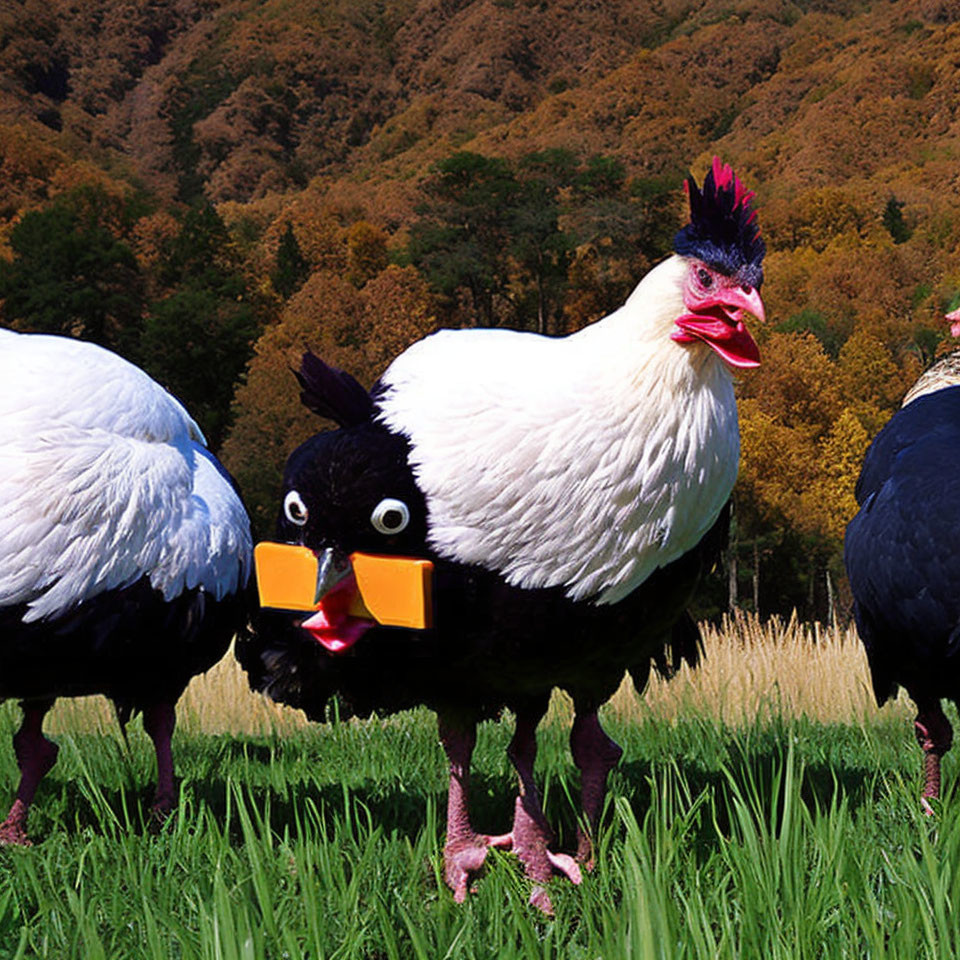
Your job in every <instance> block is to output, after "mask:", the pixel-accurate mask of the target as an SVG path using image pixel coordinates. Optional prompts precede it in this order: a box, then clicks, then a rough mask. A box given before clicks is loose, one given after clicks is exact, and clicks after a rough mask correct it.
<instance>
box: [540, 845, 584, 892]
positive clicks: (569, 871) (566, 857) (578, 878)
mask: <svg viewBox="0 0 960 960" xmlns="http://www.w3.org/2000/svg"><path fill="white" fill-rule="evenodd" d="M547 859H548V860H549V861H550V865H551V866H552V867H553V869H554V870H556V872H557V873H559V874H560V875H561V876H563V877H566V878H567V879H568V880H569V881H570V882H571V883H573V884H576V885H579V884H581V883H583V874H582V873H581V872H580V864H579V863H577V861H576V860H574V858H573V857H571V856H570V854H568V853H551V852H550V851H549V850H548V851H547Z"/></svg>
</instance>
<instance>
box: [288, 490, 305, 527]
mask: <svg viewBox="0 0 960 960" xmlns="http://www.w3.org/2000/svg"><path fill="white" fill-rule="evenodd" d="M283 512H284V515H285V516H286V518H287V519H288V520H289V521H290V522H291V523H295V524H296V525H297V526H298V527H302V526H303V525H304V524H305V523H306V522H307V517H309V516H310V511H309V510H308V509H307V505H306V504H305V503H304V502H303V497H301V496H300V494H299V493H297V491H296V490H291V491H290V492H289V493H288V494H287V495H286V496H285V497H284V498H283Z"/></svg>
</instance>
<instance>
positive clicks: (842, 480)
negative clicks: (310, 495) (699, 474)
mask: <svg viewBox="0 0 960 960" xmlns="http://www.w3.org/2000/svg"><path fill="white" fill-rule="evenodd" d="M714 154H718V155H719V156H721V157H722V158H723V159H724V160H725V161H728V162H730V163H731V164H733V166H734V167H735V168H736V170H737V172H738V173H739V174H740V176H741V177H742V178H743V179H744V181H745V182H746V183H747V184H748V185H749V186H750V187H751V188H752V189H754V190H755V191H756V194H757V205H758V207H759V210H760V223H761V227H762V230H763V236H764V239H765V241H766V244H767V250H768V254H767V258H766V262H765V274H766V281H765V285H764V291H763V292H764V300H765V303H766V307H767V321H766V323H765V324H764V325H762V326H761V325H760V324H759V323H754V325H753V326H752V328H751V329H752V331H753V333H754V334H755V336H756V338H757V341H758V343H759V345H760V349H761V352H762V357H763V363H762V365H761V366H760V367H759V369H757V370H755V371H748V372H746V373H744V375H743V376H742V378H741V382H740V384H739V388H738V389H739V397H740V425H741V436H742V459H741V468H740V478H739V480H738V483H737V487H736V490H735V494H734V521H733V527H732V530H731V541H730V546H729V549H728V551H727V559H726V565H725V569H724V570H722V571H718V572H717V574H716V576H715V579H714V581H713V582H712V584H711V586H710V589H709V590H708V591H707V592H706V593H705V594H704V595H703V596H702V597H701V601H700V602H701V612H702V613H703V614H704V615H710V614H716V613H718V612H719V611H721V610H724V609H726V608H727V607H728V606H730V605H736V606H739V607H741V608H744V609H756V610H758V611H759V612H760V613H761V614H764V615H766V614H770V613H783V614H787V615H789V613H790V611H791V610H793V609H794V608H796V609H797V610H798V611H799V612H800V614H801V615H802V616H805V617H809V618H819V619H827V618H830V617H832V616H834V615H836V616H837V617H838V618H840V619H841V620H842V619H844V618H845V617H847V616H848V615H849V597H848V593H847V589H846V585H845V582H844V578H843V572H842V562H841V552H842V536H843V529H844V526H845V524H846V522H847V520H848V519H849V518H850V517H851V516H852V514H853V512H854V511H855V505H854V500H853V485H854V481H855V479H856V476H857V472H858V469H859V465H860V461H861V459H862V456H863V453H864V451H865V449H866V446H867V444H868V443H869V440H870V439H871V437H872V436H873V435H874V434H875V433H876V432H877V430H878V429H879V428H880V427H881V426H882V425H883V423H884V422H885V421H886V420H887V418H888V417H889V416H890V415H891V414H892V412H893V411H894V410H895V409H896V408H897V407H898V406H899V403H900V400H901V398H902V396H903V394H904V392H905V391H906V389H907V388H908V387H909V385H910V384H911V383H912V382H913V381H914V380H915V379H916V377H917V376H918V375H919V373H920V372H921V371H922V370H923V369H924V367H925V366H927V365H928V364H929V363H930V362H931V361H932V360H933V359H934V358H935V357H936V356H938V355H940V354H942V353H944V352H948V351H949V350H951V349H952V346H953V345H952V340H951V338H950V335H949V329H948V327H947V325H946V324H945V323H944V321H943V314H944V313H945V312H946V311H948V310H951V309H954V308H956V307H957V306H958V305H960V8H958V6H957V4H956V3H955V2H954V0H897V2H888V0H883V2H880V0H793V2H791V0H760V2H746V0H644V2H640V3H637V2H628V0H543V2H540V0H256V2H255V0H146V2H143V0H72V2H70V3H67V2H65V0H42V2H41V0H16V2H14V3H12V4H9V5H7V6H6V7H5V8H4V9H3V11H0V323H2V324H3V325H5V326H10V327H13V328H15V329H18V330H40V331H49V332H57V333H66V334H70V335H74V336H80V337H84V338H87V339H90V340H94V341H96V342H98V343H102V344H104V345H106V346H108V347H110V348H112V349H115V350H117V351H118V352H120V353H121V354H123V355H124V356H126V357H128V358H129V359H131V360H133V361H135V362H136V363H138V364H140V365H142V366H143V367H144V368H145V369H146V370H147V371H148V372H149V373H151V375H153V376H154V377H156V378H157V379H158V380H160V381H161V382H162V383H163V384H165V385H166V386H167V387H168V388H169V389H170V390H171V391H173V392H174V393H175V394H177V395H178V396H179V397H180V398H181V399H182V400H183V401H184V402H185V404H186V405H187V406H188V408H189V409H190V410H191V412H192V413H193V414H194V416H195V417H196V418H197V420H198V422H199V423H200V424H201V426H202V427H203V429H204V431H205V433H206V435H207V438H208V440H209V441H210V444H211V446H212V447H214V449H215V450H217V451H218V452H219V453H220V454H221V455H222V457H223V459H224V460H225V462H226V464H227V466H228V467H229V469H230V470H231V471H232V472H233V474H234V475H235V476H236V477H237V479H238V482H239V484H240V486H241V488H242V491H243V494H244V497H245V499H246V501H247V503H248V506H249V507H250V510H251V513H252V515H253V517H254V522H255V524H256V526H257V527H258V532H259V533H260V534H265V533H269V531H270V529H271V527H272V523H273V515H274V511H275V509H276V489H277V484H278V480H279V471H280V469H281V467H282V464H283V461H284V459H285V457H286V454H287V453H288V452H289V451H290V450H291V449H292V447H293V446H294V445H295V444H296V443H298V442H300V441H301V440H302V439H304V438H305V437H306V436H308V435H309V434H311V433H312V432H314V431H315V430H316V428H317V421H316V418H315V417H314V416H313V415H312V414H310V413H309V412H308V411H306V410H304V409H302V408H301V406H300V404H299V400H298V389H297V385H296V383H295V381H294V379H293V377H292V375H291V372H290V367H291V366H292V365H295V364H296V363H297V361H298V358H299V356H300V354H301V353H302V352H303V350H304V348H306V347H310V348H312V349H313V350H315V351H316V352H318V353H319V354H321V355H322V356H324V357H325V358H326V359H327V360H328V361H329V362H332V363H334V364H336V365H337V366H340V367H342V368H344V369H346V370H348V371H350V372H351V373H353V374H354V375H356V376H357V377H358V378H359V379H360V380H361V381H362V382H364V383H365V384H366V385H370V384H372V383H373V382H374V381H375V380H376V378H377V376H378V374H379V373H380V372H381V371H382V370H383V369H384V367H385V366H386V365H387V363H388V362H389V361H390V360H391V358H392V357H393V356H395V355H396V354H397V353H398V352H399V351H400V350H402V349H403V348H404V347H405V346H406V345H407V344H409V343H411V342H413V341H414V340H416V339H418V338H420V337H422V336H423V335H425V334H427V333H429V332H430V331H432V330H434V329H436V328H438V327H443V326H454V327H461V326H507V327H513V328H518V329H528V330H534V331H539V332H542V333H547V334H563V333H566V332H570V331H573V330H576V329H578V328H580V327H582V326H583V325H584V324H587V323H589V322H591V321H592V320H595V319H597V318H599V317H601V316H603V315H604V314H606V313H607V312H609V311H610V310H612V309H614V308H616V307H617V306H618V305H619V304H620V303H622V302H623V300H624V298H625V297H626V296H627V295H628V294H629V292H630V290H631V289H632V287H633V286H634V285H635V283H636V282H637V281H638V280H639V279H640V277H641V276H642V275H643V274H644V273H645V272H646V271H647V270H648V269H649V267H650V266H651V265H652V264H653V263H655V262H656V261H657V260H659V259H661V258H662V257H663V256H665V255H666V254H667V253H668V252H669V251H670V246H671V241H672V238H673V235H674V233H675V232H676V230H677V228H678V227H679V226H681V225H682V222H683V216H684V199H683V191H682V189H681V185H682V181H683V179H684V177H685V176H686V175H687V174H688V173H689V172H691V171H692V172H693V173H694V174H695V175H696V176H697V177H698V178H701V177H702V176H703V174H704V172H705V170H706V169H707V167H708V165H709V163H710V159H711V157H712V156H713V155H714Z"/></svg>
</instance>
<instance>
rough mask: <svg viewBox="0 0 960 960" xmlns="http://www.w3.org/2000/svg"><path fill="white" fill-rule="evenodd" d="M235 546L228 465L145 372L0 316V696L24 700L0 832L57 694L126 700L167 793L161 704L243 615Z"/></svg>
mask: <svg viewBox="0 0 960 960" xmlns="http://www.w3.org/2000/svg"><path fill="white" fill-rule="evenodd" d="M251 546H252V544H251V537H250V527H249V521H248V519H247V516H246V512H245V510H244V509H243V506H242V504H241V502H240V500H239V497H238V496H237V493H236V491H235V489H234V487H233V484H232V482H231V480H230V478H229V477H228V476H227V475H226V473H225V472H224V470H223V468H222V467H221V466H220V465H219V463H217V461H216V460H215V459H214V457H213V456H212V455H211V454H210V453H209V451H207V450H206V448H205V446H204V444H203V439H202V435H201V433H200V431H199V429H198V428H197V426H196V424H195V423H194V422H193V421H192V420H191V419H190V417H189V416H188V415H187V413H186V411H185V410H184V409H183V407H182V406H181V405H180V404H179V403H178V402H177V401H176V400H175V399H174V398H173V397H172V396H170V394H168V393H167V392H166V391H165V390H164V389H163V388H162V387H160V386H159V385H158V384H156V383H155V382H154V381H152V380H151V379H150V378H149V377H148V376H147V375H146V374H144V373H143V372H142V371H141V370H139V369H137V368H136V367H134V366H133V365H131V364H129V363H127V362H126V361H124V360H122V359H121V358H120V357H118V356H116V355H115V354H112V353H110V352H109V351H107V350H104V349H102V348H100V347H97V346H94V345H92V344H88V343H82V342H79V341H75V340H71V339H68V338H63V337H53V336H43V335H37V334H17V333H13V332H10V331H0V698H10V697H16V698H18V699H20V700H21V701H22V706H23V710H24V723H23V727H22V728H21V730H20V732H19V733H18V734H17V735H16V737H15V739H14V742H15V746H16V752H17V759H18V762H19V765H20V769H21V774H22V779H21V784H20V788H19V791H18V794H17V799H16V801H15V803H14V806H13V809H12V810H11V812H10V815H9V816H8V818H7V820H6V821H5V823H3V824H2V825H0V842H7V843H25V842H27V835H26V816H27V810H28V808H29V805H30V803H31V801H32V799H33V795H34V793H35V791H36V787H37V785H38V783H39V781H40V779H41V778H42V777H43V775H44V774H45V773H46V771H47V770H48V769H49V768H50V766H51V765H52V764H53V762H54V759H55V757H56V747H55V745H54V744H52V743H51V742H50V741H48V740H46V739H45V738H44V737H43V734H42V723H43V717H44V715H45V714H46V712H47V711H48V710H49V709H50V707H51V706H52V705H53V702H54V700H55V699H56V698H57V697H60V696H81V695H87V694H94V693H99V694H104V695H106V696H107V697H109V698H111V699H112V700H113V702H114V703H115V704H116V706H117V710H118V715H119V716H120V718H121V720H122V721H123V722H125V721H126V719H127V718H128V717H129V716H130V714H131V713H132V712H133V711H136V710H141V711H143V714H144V726H145V728H146V729H147V732H148V733H149V734H150V736H151V737H152V739H153V741H154V744H155V747H156V752H157V764H158V779H157V794H156V798H155V807H156V808H157V810H158V811H164V810H167V809H169V808H170V806H171V805H172V803H173V799H174V793H173V764H172V757H171V752H170V738H171V736H172V733H173V726H174V722H175V718H174V705H175V704H176V701H177V700H178V698H179V696H180V694H181V693H182V692H183V690H184V688H185V687H186V685H187V683H188V682H189V681H190V679H191V678H192V677H193V676H194V675H196V674H198V673H200V672H202V671H203V670H206V669H207V668H208V667H210V666H211V665H212V664H213V663H215V662H216V661H217V660H218V659H220V657H221V656H222V655H223V654H224V653H225V651H226V649H227V646H228V645H229V642H230V639H231V637H232V636H233V634H234V633H235V632H236V631H237V630H238V629H239V628H240V626H241V624H242V623H243V622H244V619H245V608H246V603H245V599H244V596H243V593H244V589H245V586H246V583H247V580H248V577H249V573H250V567H251Z"/></svg>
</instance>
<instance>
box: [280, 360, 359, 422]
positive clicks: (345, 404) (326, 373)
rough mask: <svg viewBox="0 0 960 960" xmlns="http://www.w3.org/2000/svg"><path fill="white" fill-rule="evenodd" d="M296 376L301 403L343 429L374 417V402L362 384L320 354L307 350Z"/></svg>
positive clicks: (295, 373) (295, 372)
mask: <svg viewBox="0 0 960 960" xmlns="http://www.w3.org/2000/svg"><path fill="white" fill-rule="evenodd" d="M294 376H296V378H297V380H298V381H299V383H300V387H301V391H300V400H301V402H302V403H303V405H304V406H305V407H307V409H308V410H312V411H313V412H314V413H316V414H318V415H319V416H321V417H325V418H326V419H328V420H333V421H334V422H335V423H336V424H338V425H339V426H341V427H352V426H356V425H357V424H360V423H365V422H366V421H368V420H370V419H371V417H372V416H373V400H372V399H371V398H370V394H369V393H367V391H366V390H364V388H363V387H362V386H361V385H360V383H358V382H357V381H356V380H355V379H354V378H353V377H352V376H350V374H349V373H347V372H346V371H344V370H340V369H338V368H337V367H334V366H331V365H330V364H328V363H324V362H323V360H321V359H320V358H319V357H318V356H317V355H316V354H314V353H311V352H310V351H307V352H306V353H305V354H304V355H303V359H302V360H301V361H300V369H299V370H295V371H294Z"/></svg>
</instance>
